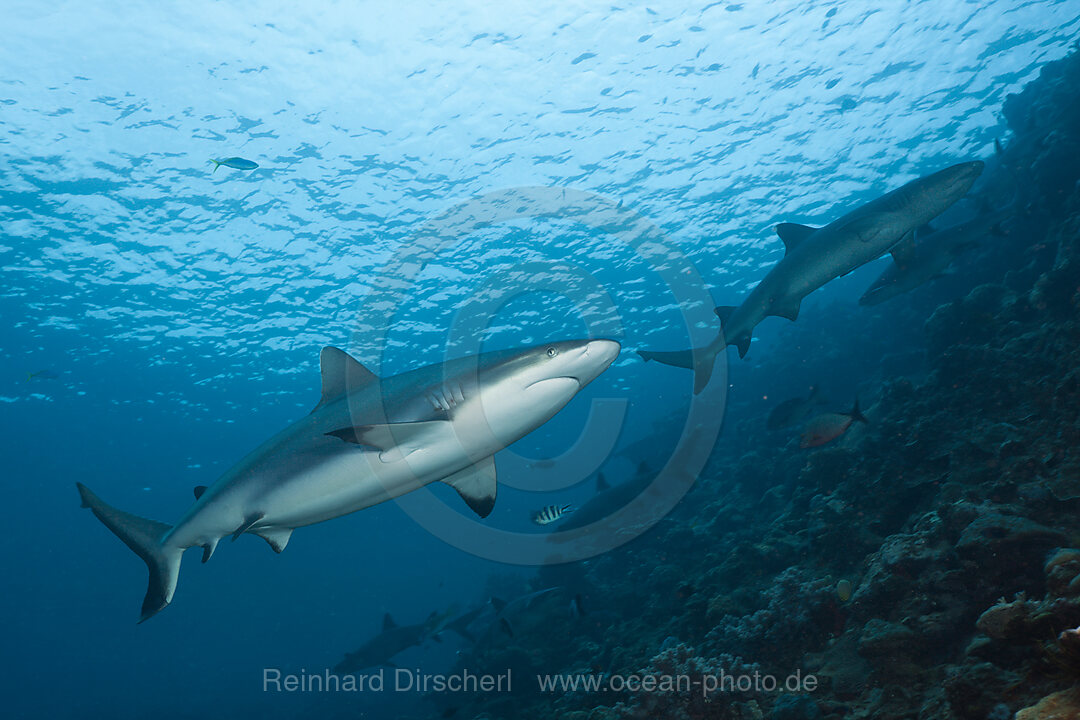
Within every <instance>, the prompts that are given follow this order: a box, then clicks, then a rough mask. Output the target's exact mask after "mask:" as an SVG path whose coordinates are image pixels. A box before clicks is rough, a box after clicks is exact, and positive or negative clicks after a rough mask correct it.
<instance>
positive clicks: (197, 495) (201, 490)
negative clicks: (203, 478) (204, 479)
mask: <svg viewBox="0 0 1080 720" xmlns="http://www.w3.org/2000/svg"><path fill="white" fill-rule="evenodd" d="M204 492H206V486H205V485H196V486H195V499H196V500H198V499H199V498H201V497H202V496H203V493H204Z"/></svg>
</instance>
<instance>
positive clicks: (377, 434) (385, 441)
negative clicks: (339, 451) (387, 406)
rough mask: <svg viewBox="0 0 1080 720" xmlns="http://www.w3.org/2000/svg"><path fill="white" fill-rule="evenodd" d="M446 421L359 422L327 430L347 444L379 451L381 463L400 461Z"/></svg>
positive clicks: (441, 429)
mask: <svg viewBox="0 0 1080 720" xmlns="http://www.w3.org/2000/svg"><path fill="white" fill-rule="evenodd" d="M449 427H450V425H449V424H448V422H447V421H446V420H424V421H421V422H406V423H390V424H384V425H359V426H357V427H346V428H341V429H340V430H333V431H331V432H328V433H326V434H327V435H332V436H333V437H336V438H340V439H342V440H344V441H345V442H347V443H353V444H355V445H367V446H368V447H373V448H375V449H377V450H379V451H380V454H379V459H380V460H382V461H383V462H391V461H393V460H400V459H401V458H403V457H405V456H406V455H408V454H410V453H412V452H413V451H414V450H416V449H417V448H418V447H420V446H421V445H422V444H423V442H424V439H425V438H427V437H430V435H431V433H437V432H440V431H443V430H445V429H446V428H449Z"/></svg>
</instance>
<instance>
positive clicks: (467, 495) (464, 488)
mask: <svg viewBox="0 0 1080 720" xmlns="http://www.w3.org/2000/svg"><path fill="white" fill-rule="evenodd" d="M443 482H444V483H446V484H447V485H449V486H450V487H452V488H454V489H455V490H457V491H458V495H461V499H462V500H464V501H465V503H466V504H467V505H468V506H469V507H470V508H472V509H473V512H475V513H476V514H477V515H479V516H480V517H482V518H485V517H487V516H488V515H490V514H491V510H492V508H494V507H495V493H496V491H497V489H498V484H497V483H496V481H495V458H493V457H491V456H488V457H486V458H484V459H483V460H481V461H480V462H478V463H476V464H475V465H470V466H468V467H467V468H465V469H464V470H459V471H458V472H456V473H454V474H453V475H451V476H450V477H448V478H443Z"/></svg>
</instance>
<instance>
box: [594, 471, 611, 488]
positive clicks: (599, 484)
mask: <svg viewBox="0 0 1080 720" xmlns="http://www.w3.org/2000/svg"><path fill="white" fill-rule="evenodd" d="M610 489H611V484H610V483H609V482H608V481H607V480H606V479H605V478H604V473H597V475H596V492H597V493H602V492H604V491H605V490H610Z"/></svg>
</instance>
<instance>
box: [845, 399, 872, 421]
mask: <svg viewBox="0 0 1080 720" xmlns="http://www.w3.org/2000/svg"><path fill="white" fill-rule="evenodd" d="M848 416H850V417H851V419H852V420H853V421H855V422H861V423H864V424H866V425H869V424H870V421H869V420H867V419H866V416H865V415H863V414H862V411H861V410H859V398H855V407H853V408H851V412H849V413H848Z"/></svg>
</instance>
